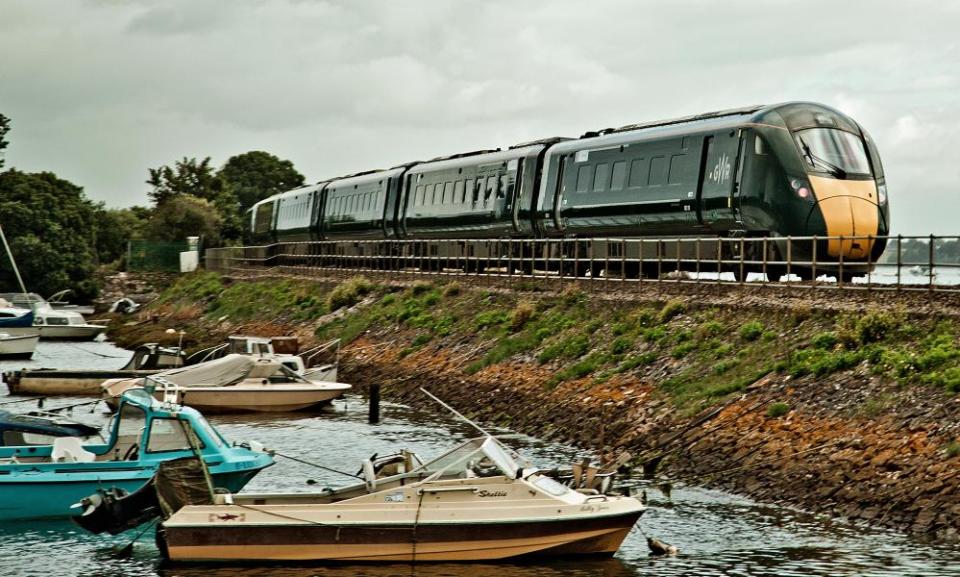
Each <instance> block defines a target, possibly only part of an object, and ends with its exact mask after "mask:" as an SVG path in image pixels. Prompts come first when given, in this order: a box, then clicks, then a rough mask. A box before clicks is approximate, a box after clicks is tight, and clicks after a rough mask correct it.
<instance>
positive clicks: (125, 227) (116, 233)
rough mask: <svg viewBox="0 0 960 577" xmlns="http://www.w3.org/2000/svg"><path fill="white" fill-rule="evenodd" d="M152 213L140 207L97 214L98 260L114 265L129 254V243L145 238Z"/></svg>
mask: <svg viewBox="0 0 960 577" xmlns="http://www.w3.org/2000/svg"><path fill="white" fill-rule="evenodd" d="M149 218H150V212H149V211H148V210H147V209H145V208H143V207H139V206H135V207H132V208H110V209H100V210H99V212H98V214H97V242H96V251H97V260H98V261H99V262H100V263H103V264H106V263H112V262H117V261H120V260H121V259H123V258H124V257H125V256H126V254H127V243H128V242H130V240H131V239H134V238H143V236H144V234H145V231H146V227H147V221H148V220H149Z"/></svg>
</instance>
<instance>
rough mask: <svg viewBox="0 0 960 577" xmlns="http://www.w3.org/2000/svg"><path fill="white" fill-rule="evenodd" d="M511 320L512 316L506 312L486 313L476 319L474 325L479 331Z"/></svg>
mask: <svg viewBox="0 0 960 577" xmlns="http://www.w3.org/2000/svg"><path fill="white" fill-rule="evenodd" d="M509 319H510V315H508V314H507V313H506V312H505V311H498V310H492V311H484V312H482V313H480V314H478V315H477V316H476V317H474V319H473V325H474V327H475V328H476V329H477V330H478V331H479V330H483V329H485V328H487V327H492V326H497V325H502V324H503V323H505V322H507V321H508V320H509Z"/></svg>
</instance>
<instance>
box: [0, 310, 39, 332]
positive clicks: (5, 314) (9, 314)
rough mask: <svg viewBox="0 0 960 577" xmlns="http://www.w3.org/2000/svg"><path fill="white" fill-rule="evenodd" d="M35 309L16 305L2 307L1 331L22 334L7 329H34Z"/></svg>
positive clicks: (0, 316) (0, 312) (0, 313)
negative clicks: (16, 306)
mask: <svg viewBox="0 0 960 577" xmlns="http://www.w3.org/2000/svg"><path fill="white" fill-rule="evenodd" d="M32 328H33V311H32V310H31V309H21V308H15V307H0V331H2V332H7V333H10V334H21V333H20V332H17V331H8V330H7V329H32Z"/></svg>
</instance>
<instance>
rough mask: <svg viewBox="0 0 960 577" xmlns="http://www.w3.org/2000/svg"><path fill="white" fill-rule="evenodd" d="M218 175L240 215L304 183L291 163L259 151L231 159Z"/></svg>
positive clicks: (301, 176)
mask: <svg viewBox="0 0 960 577" xmlns="http://www.w3.org/2000/svg"><path fill="white" fill-rule="evenodd" d="M219 174H220V177H221V178H222V179H223V181H224V183H225V184H226V186H227V187H228V188H229V189H230V190H231V191H232V192H233V194H234V196H236V198H237V202H238V204H239V206H238V212H239V214H241V215H242V214H244V213H245V212H246V211H247V210H248V209H249V208H250V207H251V206H253V205H254V204H256V203H257V201H259V200H262V199H264V198H267V197H268V196H273V195H274V194H277V193H280V192H284V191H287V190H290V189H292V188H297V187H298V186H303V183H304V178H303V175H302V174H300V173H299V172H297V169H296V168H294V167H293V163H292V162H290V161H289V160H281V159H279V158H277V157H276V156H274V155H272V154H270V153H268V152H263V151H261V150H252V151H250V152H245V153H243V154H238V155H236V156H231V157H230V158H229V159H228V160H227V162H226V164H224V165H223V168H221V169H220V173H219Z"/></svg>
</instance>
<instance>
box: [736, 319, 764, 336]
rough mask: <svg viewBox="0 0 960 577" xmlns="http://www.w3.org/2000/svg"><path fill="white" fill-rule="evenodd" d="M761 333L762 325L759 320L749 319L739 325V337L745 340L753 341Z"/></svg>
mask: <svg viewBox="0 0 960 577" xmlns="http://www.w3.org/2000/svg"><path fill="white" fill-rule="evenodd" d="M762 334H763V325H762V324H761V323H760V321H750V322H749V323H744V324H743V325H742V326H741V327H740V338H741V339H743V340H745V341H755V340H757V339H758V338H760V335H762Z"/></svg>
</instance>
